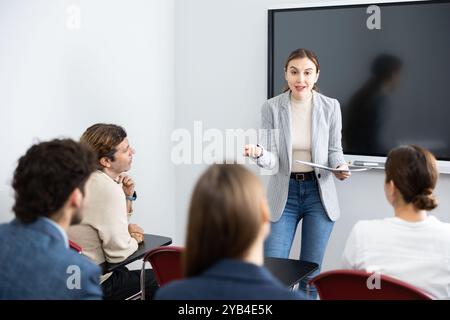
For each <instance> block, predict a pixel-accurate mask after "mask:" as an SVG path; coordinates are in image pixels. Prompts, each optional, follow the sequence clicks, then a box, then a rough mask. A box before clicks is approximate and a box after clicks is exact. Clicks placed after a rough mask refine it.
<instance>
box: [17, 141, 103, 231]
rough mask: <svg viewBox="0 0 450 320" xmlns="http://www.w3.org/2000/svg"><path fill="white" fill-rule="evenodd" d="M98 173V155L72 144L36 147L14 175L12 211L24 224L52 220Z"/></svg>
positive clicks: (45, 144) (20, 162)
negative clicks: (46, 218) (77, 190)
mask: <svg viewBox="0 0 450 320" xmlns="http://www.w3.org/2000/svg"><path fill="white" fill-rule="evenodd" d="M94 170H95V154H94V152H93V151H92V150H90V149H89V148H88V147H86V146H84V145H81V144H79V143H77V142H75V141H73V140H70V139H64V140H52V141H48V142H41V143H39V144H35V145H33V146H32V147H31V148H30V149H28V151H27V152H26V153H25V155H23V156H22V157H21V158H20V159H19V161H18V165H17V168H16V170H15V171H14V177H13V183H12V187H13V189H14V193H15V204H14V206H13V211H14V213H15V214H16V217H17V218H18V219H19V220H20V221H21V222H23V223H31V222H34V221H35V220H36V219H37V218H39V217H49V215H51V214H54V213H55V212H57V211H58V210H59V209H61V208H62V207H63V205H64V203H65V202H66V201H67V199H68V197H69V195H70V194H71V193H72V192H73V191H74V190H75V189H76V188H79V189H80V190H81V192H84V185H85V183H86V181H87V179H88V178H89V176H90V174H91V173H92V172H93V171H94Z"/></svg>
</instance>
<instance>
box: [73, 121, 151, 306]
mask: <svg viewBox="0 0 450 320" xmlns="http://www.w3.org/2000/svg"><path fill="white" fill-rule="evenodd" d="M80 141H81V142H82V143H84V144H86V145H88V146H89V147H90V148H91V149H93V150H94V151H95V152H96V155H97V169H98V170H97V171H96V172H94V173H93V174H92V176H91V183H90V185H89V192H90V194H91V197H90V198H89V201H87V202H86V204H85V214H84V217H83V220H82V221H81V223H80V224H79V225H77V226H73V227H71V228H70V229H69V238H70V240H72V241H74V242H75V243H77V244H78V245H80V246H81V247H82V248H83V251H82V253H83V254H84V255H86V256H87V257H89V258H91V259H92V260H94V261H95V262H96V263H97V264H101V263H103V262H105V261H107V262H110V263H119V262H122V261H123V260H125V259H126V258H128V257H129V256H130V255H131V254H133V253H134V252H135V251H136V250H137V248H138V243H140V242H142V241H143V233H144V230H142V228H141V227H139V226H138V225H136V224H129V223H128V220H129V218H130V216H131V213H132V212H133V208H132V202H133V201H134V200H135V199H136V193H135V185H134V181H133V179H131V177H130V176H128V175H126V172H127V171H129V170H130V169H131V163H132V160H133V155H134V153H135V151H134V149H133V148H132V147H131V146H130V144H129V141H128V138H127V133H126V131H125V129H123V128H122V127H120V126H117V125H114V124H103V123H98V124H94V125H92V126H91V127H89V128H88V129H86V131H85V132H84V133H83V135H82V136H81V138H80ZM145 278H146V279H147V280H148V282H147V283H146V290H145V291H146V294H147V295H146V298H147V299H151V298H152V297H153V294H154V292H155V291H156V289H157V288H158V285H157V283H156V281H155V279H154V275H153V272H152V271H151V270H146V277H145ZM100 281H101V284H102V289H103V294H104V298H105V299H107V300H122V299H125V298H128V297H130V296H132V295H134V294H136V293H138V292H139V291H140V270H135V271H130V270H128V269H127V268H126V267H120V268H117V269H116V270H115V271H114V272H109V273H107V274H104V275H103V276H102V277H101V280H100Z"/></svg>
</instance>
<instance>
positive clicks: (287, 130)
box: [280, 91, 292, 168]
mask: <svg viewBox="0 0 450 320" xmlns="http://www.w3.org/2000/svg"><path fill="white" fill-rule="evenodd" d="M289 99H290V94H289V91H287V92H286V93H284V95H283V98H282V100H281V125H282V127H281V128H280V129H281V130H280V131H281V132H283V134H284V139H285V142H286V154H287V156H288V161H289V162H288V164H289V168H290V167H291V164H292V140H291V132H292V129H291V109H290V107H289V106H290V102H289Z"/></svg>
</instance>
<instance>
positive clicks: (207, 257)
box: [183, 164, 264, 277]
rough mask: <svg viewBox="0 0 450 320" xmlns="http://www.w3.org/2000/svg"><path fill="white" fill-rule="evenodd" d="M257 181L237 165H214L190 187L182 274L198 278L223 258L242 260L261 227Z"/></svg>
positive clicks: (262, 193) (260, 192)
mask: <svg viewBox="0 0 450 320" xmlns="http://www.w3.org/2000/svg"><path fill="white" fill-rule="evenodd" d="M263 195H264V189H263V187H262V185H261V182H260V181H259V179H258V178H257V177H256V176H255V175H254V174H253V173H252V172H250V171H249V170H247V169H246V168H245V167H243V166H241V165H237V164H221V165H219V164H215V165H212V166H210V167H209V169H207V170H206V172H205V173H203V174H202V176H201V177H200V179H199V180H198V181H197V184H196V186H195V188H194V191H193V194H192V198H191V203H190V208H189V221H188V229H187V239H186V250H185V254H184V258H183V261H184V273H185V276H187V277H191V276H195V275H198V274H200V273H202V272H203V271H205V270H206V269H208V268H209V267H210V266H212V265H213V264H214V263H216V262H218V261H219V260H221V259H224V258H236V259H239V258H242V256H243V255H244V254H245V253H246V252H247V250H248V249H249V247H250V246H251V245H252V243H253V242H254V241H255V239H256V237H257V235H258V233H259V232H260V228H261V226H262V224H263V217H262V215H261V212H262V211H261V210H262V208H261V201H260V199H262V197H263Z"/></svg>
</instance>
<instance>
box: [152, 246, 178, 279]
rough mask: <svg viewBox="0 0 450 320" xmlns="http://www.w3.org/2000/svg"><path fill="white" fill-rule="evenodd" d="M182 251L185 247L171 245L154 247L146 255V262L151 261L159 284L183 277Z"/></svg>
mask: <svg viewBox="0 0 450 320" xmlns="http://www.w3.org/2000/svg"><path fill="white" fill-rule="evenodd" d="M182 253H183V248H181V247H175V246H170V247H159V248H156V249H153V250H151V251H150V252H148V253H147V254H146V255H145V257H144V264H145V262H146V261H149V262H150V264H151V265H152V268H153V273H154V274H155V278H156V281H157V282H158V284H159V286H163V285H165V284H167V283H168V282H170V281H173V280H177V279H181V278H183V270H182V265H181V255H182Z"/></svg>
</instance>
